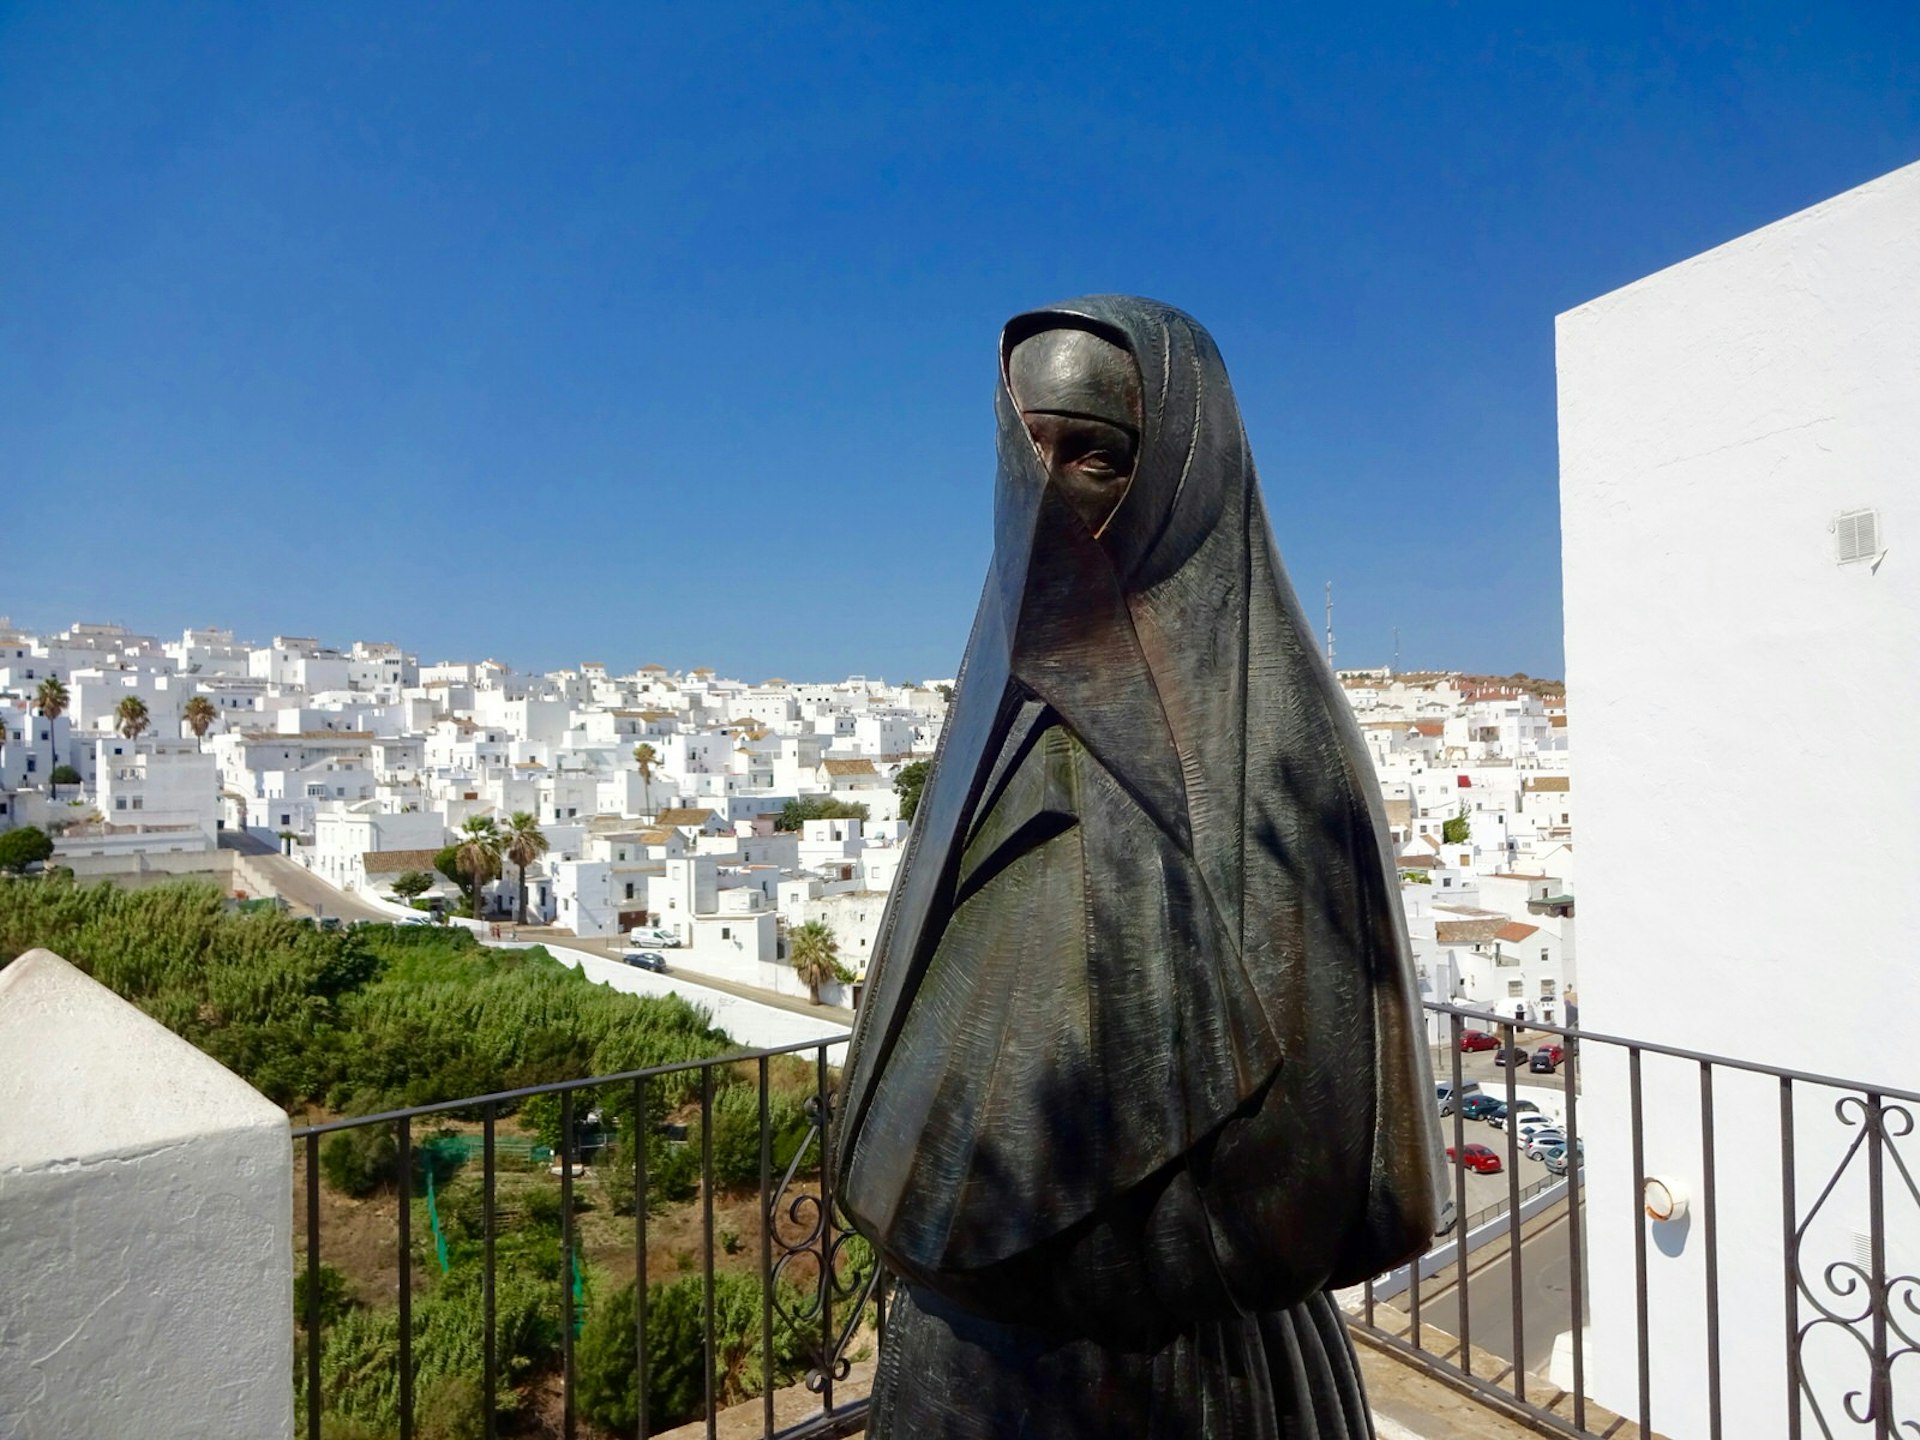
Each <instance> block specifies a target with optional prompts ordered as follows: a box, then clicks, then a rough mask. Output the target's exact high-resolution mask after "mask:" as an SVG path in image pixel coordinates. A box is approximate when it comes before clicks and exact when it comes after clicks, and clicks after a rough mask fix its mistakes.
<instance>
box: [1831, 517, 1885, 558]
mask: <svg viewBox="0 0 1920 1440" xmlns="http://www.w3.org/2000/svg"><path fill="white" fill-rule="evenodd" d="M1833 538H1834V549H1835V558H1837V559H1838V560H1839V562H1840V563H1841V564H1842V565H1851V564H1852V563H1853V562H1854V561H1856V560H1871V559H1873V557H1874V556H1876V555H1878V554H1879V553H1880V515H1879V512H1877V511H1874V510H1850V511H1848V512H1847V513H1846V514H1845V515H1840V516H1836V517H1835V519H1834V522H1833Z"/></svg>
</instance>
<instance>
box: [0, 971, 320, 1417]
mask: <svg viewBox="0 0 1920 1440" xmlns="http://www.w3.org/2000/svg"><path fill="white" fill-rule="evenodd" d="M0 1116H4V1117H5V1123H4V1125H0V1275H4V1276H5V1277H6V1279H5V1283H4V1284H0V1435H6V1436H8V1437H9V1440H67V1437H73V1436H92V1435H99V1436H107V1435H141V1436H154V1437H180V1440H187V1437H194V1440H198V1437H202V1436H212V1435H232V1436H241V1435H246V1436H259V1437H261V1440H272V1437H276V1436H291V1435H292V1433H293V1383H292V1370H291V1363H290V1362H291V1359H292V1355H293V1234H292V1229H293V1212H292V1206H291V1204H290V1202H289V1197H290V1196H291V1194H292V1189H293V1148H292V1146H291V1145H290V1144H289V1143H288V1140H287V1117H286V1116H285V1114H283V1113H282V1112H281V1110H280V1109H279V1107H278V1106H276V1105H274V1104H272V1103H271V1102H270V1101H268V1100H267V1099H266V1098H265V1097H264V1096H262V1095H260V1094H258V1093H256V1092H255V1091H254V1090H253V1089H251V1088H250V1087H249V1086H248V1085H246V1084H245V1082H243V1081H241V1080H240V1079H239V1078H237V1077H236V1076H234V1075H232V1074H229V1073H228V1072H227V1071H225V1070H223V1069H221V1067H220V1066H219V1065H217V1064H215V1063H214V1062H213V1061H212V1060H211V1059H209V1058H208V1057H207V1056H205V1055H203V1054H201V1053H200V1052H199V1051H198V1050H196V1049H194V1048H193V1047H192V1046H191V1045H189V1044H187V1042H186V1041H184V1040H181V1039H179V1038H178V1037H176V1036H174V1035H173V1034H171V1033H170V1032H168V1031H167V1030H166V1029H164V1028H163V1027H162V1026H161V1025H159V1024H158V1023H157V1022H156V1021H153V1020H151V1019H149V1018H148V1017H147V1016H145V1015H143V1014H141V1013H140V1011H138V1010H136V1009H135V1008H134V1007H133V1006H131V1005H129V1004H127V1003H126V1002H125V1001H124V1000H121V999H120V998H119V997H118V996H116V995H114V994H112V993H111V992H110V991H108V990H106V989H105V988H104V987H102V986H100V985H98V984H96V983H95V982H94V981H92V980H90V979H88V978H87V977H86V976H85V975H83V974H81V973H80V971H78V970H76V969H74V968H73V967H72V966H71V965H69V964H67V963H66V961H64V960H62V959H60V958H59V957H58V956H57V955H54V954H51V953H50V952H48V951H45V950H34V951H29V952H28V953H27V954H25V955H23V956H21V957H20V958H19V959H18V960H16V961H14V962H13V964H12V965H10V966H9V967H8V968H7V969H6V970H4V971H0Z"/></svg>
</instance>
